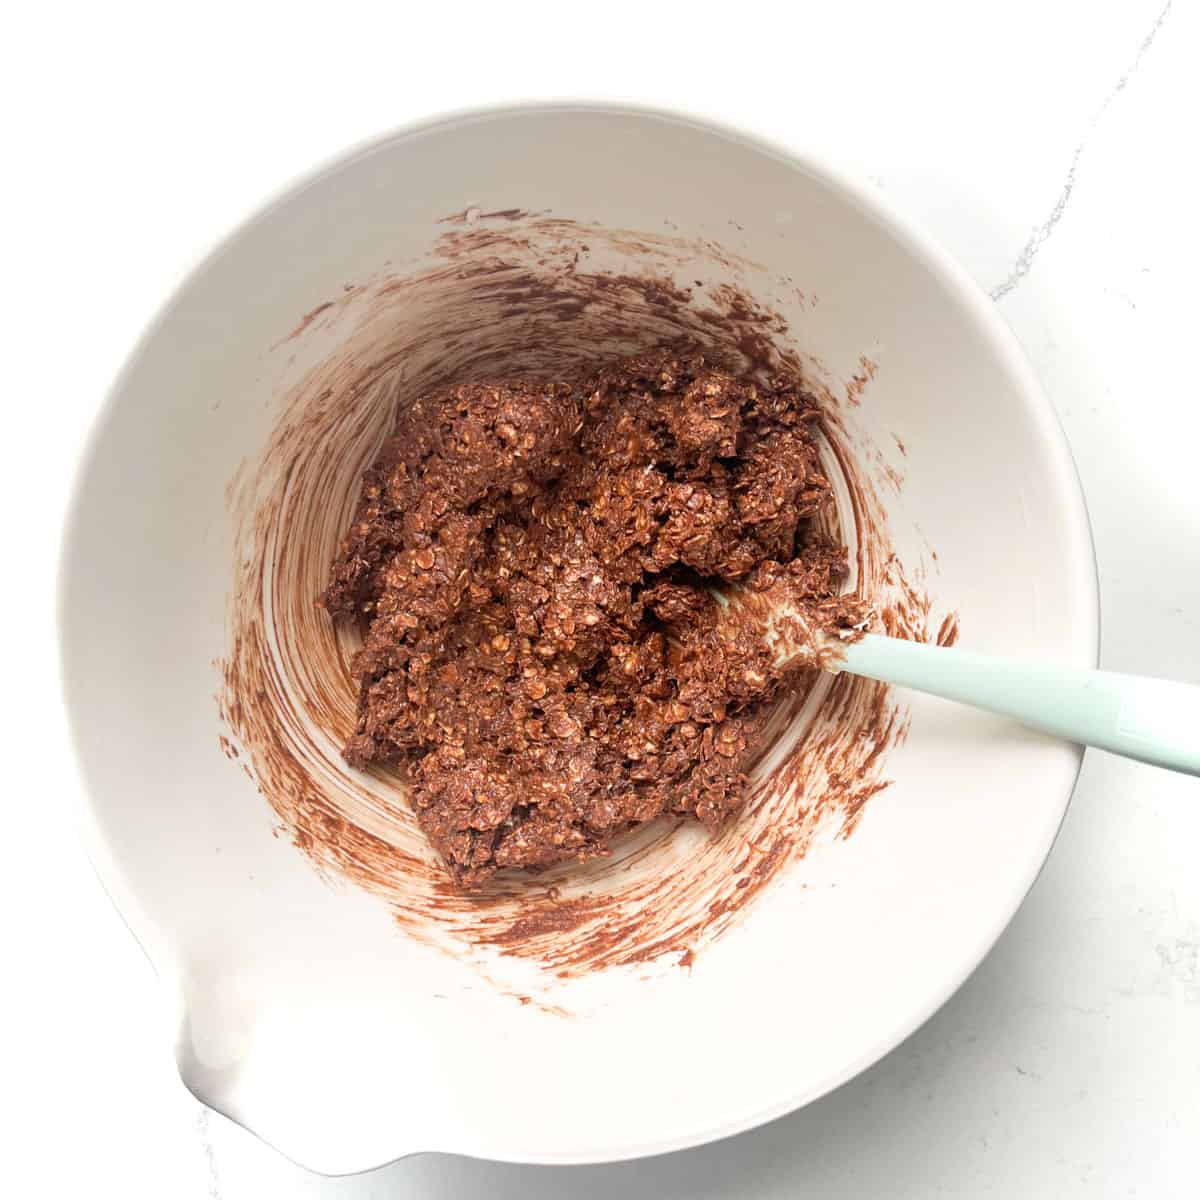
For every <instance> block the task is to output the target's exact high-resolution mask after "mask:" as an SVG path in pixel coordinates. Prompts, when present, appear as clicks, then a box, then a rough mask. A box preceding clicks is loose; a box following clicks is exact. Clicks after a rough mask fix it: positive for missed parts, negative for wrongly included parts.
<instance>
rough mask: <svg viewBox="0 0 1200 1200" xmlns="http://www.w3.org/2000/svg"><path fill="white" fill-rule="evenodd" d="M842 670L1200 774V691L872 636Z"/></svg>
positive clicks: (848, 653)
mask: <svg viewBox="0 0 1200 1200" xmlns="http://www.w3.org/2000/svg"><path fill="white" fill-rule="evenodd" d="M840 665H841V668H842V669H843V670H846V671H852V672H853V673H854V674H855V675H866V676H867V677H868V678H870V679H878V680H881V681H883V682H885V683H894V684H898V685H899V686H900V687H909V688H916V689H917V690H918V691H922V692H929V693H930V694H931V695H934V696H943V697H945V698H946V699H947V700H957V701H959V702H961V703H963V704H971V705H974V706H975V707H976V708H983V709H987V710H988V711H989V712H995V713H1001V714H1002V715H1004V716H1006V717H1013V718H1014V719H1015V720H1017V721H1020V722H1021V723H1022V724H1025V725H1030V726H1032V727H1033V728H1034V729H1042V730H1045V731H1046V732H1047V733H1051V734H1054V735H1055V736H1056V737H1060V738H1064V739H1065V740H1066V741H1070V742H1081V743H1083V744H1084V745H1087V746H1099V747H1100V748H1101V749H1102V750H1111V751H1112V752H1113V753H1115V754H1123V755H1125V757H1126V758H1136V759H1139V760H1140V761H1142V762H1147V763H1153V764H1154V765H1156V766H1160V767H1170V768H1171V769H1172V770H1174V771H1184V772H1186V773H1187V774H1189V775H1200V686H1195V685H1192V684H1187V683H1173V682H1171V681H1169V680H1166V679H1148V678H1145V677H1143V676H1139V675H1118V674H1116V673H1115V672H1112V671H1087V670H1079V669H1077V668H1072V667H1055V666H1048V665H1046V664H1045V663H1034V662H1024V661H1021V660H1017V659H1008V658H993V657H991V656H990V655H986V654H974V653H972V652H971V651H968V650H957V649H946V648H943V647H940V646H926V645H923V644H921V643H919V642H906V641H901V640H900V639H898V638H887V637H879V636H877V635H874V634H868V635H867V636H866V637H864V638H863V639H862V641H861V642H855V643H853V644H852V645H849V646H847V647H846V648H845V659H844V662H843V663H842V664H840Z"/></svg>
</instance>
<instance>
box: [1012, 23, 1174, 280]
mask: <svg viewBox="0 0 1200 1200" xmlns="http://www.w3.org/2000/svg"><path fill="white" fill-rule="evenodd" d="M1174 3H1175V0H1167V3H1166V4H1165V5H1163V8H1162V11H1161V12H1160V13H1159V14H1158V17H1157V19H1156V20H1155V22H1154V24H1153V25H1152V26H1151V28H1150V32H1149V33H1148V34H1146V36H1145V37H1144V38H1143V39H1142V42H1141V45H1139V46H1138V50H1137V54H1135V55H1134V57H1133V62H1131V63H1130V64H1129V66H1128V67H1127V68H1126V70H1125V73H1124V74H1123V75H1122V76H1121V78H1120V79H1118V80H1117V82H1116V84H1114V86H1113V87H1112V88H1111V90H1110V91H1109V93H1108V95H1107V96H1105V97H1104V100H1103V102H1102V103H1101V105H1100V107H1099V108H1098V109H1096V111H1095V113H1093V114H1092V119H1091V120H1090V121H1089V122H1088V126H1087V131H1086V132H1085V133H1084V135H1083V138H1082V139H1081V141H1080V142H1079V145H1078V146H1076V147H1075V153H1074V154H1072V155H1071V165H1070V166H1069V167H1068V168H1067V174H1066V177H1065V178H1064V180H1063V185H1062V188H1061V190H1060V191H1059V193H1058V198H1057V199H1056V200H1055V202H1054V207H1053V208H1052V209H1051V210H1050V215H1049V216H1048V217H1047V218H1046V219H1045V220H1044V221H1043V222H1042V223H1041V224H1040V225H1039V226H1038V227H1037V228H1036V229H1035V230H1034V231H1033V233H1032V234H1030V236H1029V241H1027V242H1026V243H1025V247H1024V249H1023V250H1022V251H1021V253H1020V254H1019V255H1017V261H1016V262H1015V263H1013V266H1012V270H1011V271H1009V273H1008V275H1007V276H1006V277H1005V278H1004V279H1003V280H1001V282H1000V283H998V284H996V286H995V287H994V288H992V290H991V292H990V293H989V295H990V296H991V297H992V299H993V300H1001V299H1003V298H1004V297H1005V296H1007V295H1008V293H1009V292H1011V291H1012V290H1013V288H1015V287H1016V286H1017V284H1018V283H1020V282H1021V280H1022V279H1024V278H1025V276H1026V275H1028V274H1029V271H1030V268H1031V267H1032V266H1033V260H1034V259H1035V258H1037V254H1038V251H1039V250H1040V249H1041V248H1042V245H1043V243H1045V241H1046V239H1047V238H1049V236H1050V235H1051V234H1052V233H1053V232H1054V227H1055V226H1056V225H1057V224H1058V222H1059V221H1060V220H1061V219H1062V215H1063V213H1064V212H1066V209H1067V203H1068V202H1069V201H1070V199H1071V192H1072V191H1073V190H1074V188H1075V172H1076V170H1077V169H1078V167H1079V160H1080V158H1081V157H1082V156H1083V152H1084V150H1086V149H1087V144H1088V142H1089V141H1090V140H1091V137H1092V134H1093V133H1095V131H1096V126H1097V125H1099V124H1100V122H1101V120H1102V119H1103V117H1104V114H1105V113H1106V112H1107V111H1108V108H1109V105H1111V104H1112V102H1113V101H1114V100H1115V99H1116V98H1117V97H1118V96H1119V95H1120V94H1121V93H1122V92H1123V91H1124V90H1125V85H1126V84H1127V83H1128V82H1129V80H1130V79H1131V78H1132V77H1133V73H1134V72H1135V71H1136V70H1137V69H1138V67H1139V66H1140V65H1141V62H1142V59H1143V58H1144V57H1145V54H1146V51H1147V50H1149V49H1150V47H1151V45H1152V44H1153V43H1154V39H1155V38H1156V37H1157V36H1158V31H1159V30H1160V29H1161V28H1162V27H1163V22H1164V21H1166V19H1167V14H1168V13H1169V12H1170V11H1171V5H1172V4H1174Z"/></svg>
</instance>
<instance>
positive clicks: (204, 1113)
mask: <svg viewBox="0 0 1200 1200" xmlns="http://www.w3.org/2000/svg"><path fill="white" fill-rule="evenodd" d="M208 1122H209V1114H208V1109H207V1108H206V1107H205V1106H204V1105H201V1106H200V1111H199V1112H198V1113H197V1114H196V1136H197V1137H198V1138H199V1139H200V1149H201V1152H202V1153H203V1155H204V1162H205V1165H206V1166H207V1167H208V1196H209V1200H221V1176H220V1174H219V1173H218V1171H217V1152H216V1150H215V1149H214V1148H213V1144H212V1135H211V1134H210V1133H209V1130H208Z"/></svg>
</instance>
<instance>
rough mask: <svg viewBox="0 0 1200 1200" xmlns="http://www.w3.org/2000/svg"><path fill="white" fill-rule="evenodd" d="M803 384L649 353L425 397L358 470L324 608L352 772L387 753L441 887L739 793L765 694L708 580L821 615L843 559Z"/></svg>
mask: <svg viewBox="0 0 1200 1200" xmlns="http://www.w3.org/2000/svg"><path fill="white" fill-rule="evenodd" d="M817 419H818V409H817V407H816V403H815V401H814V400H813V398H812V397H811V396H810V395H809V394H808V393H806V392H805V391H804V389H803V387H802V386H801V384H800V381H799V380H798V379H796V378H792V377H786V376H784V377H780V378H776V379H774V380H772V381H771V382H769V383H760V382H754V381H753V380H751V379H749V378H743V377H739V376H738V375H736V374H734V373H731V372H730V371H727V370H725V369H722V368H721V367H720V366H719V365H718V364H716V363H713V362H711V361H709V360H707V359H706V358H705V357H703V356H701V355H699V354H690V353H682V352H679V351H672V350H664V351H659V352H655V353H652V354H646V355H642V356H638V357H634V358H629V359H626V360H624V361H621V362H617V363H615V364H611V365H607V366H603V367H600V368H598V369H596V370H593V371H591V372H586V373H583V374H581V375H579V376H576V377H572V378H569V379H563V380H554V381H530V380H511V379H510V380H503V381H497V382H492V383H479V384H468V385H463V386H460V387H454V388H451V389H449V390H447V391H443V392H439V393H437V394H436V395H430V396H425V397H422V398H421V399H419V400H417V401H416V402H415V403H413V404H411V405H409V406H408V407H407V408H405V409H404V411H403V412H401V413H400V415H399V418H398V420H397V423H396V427H395V432H394V435H393V436H392V437H391V438H390V439H389V440H388V442H387V443H386V444H385V445H384V447H383V449H382V451H381V452H380V455H379V458H378V460H377V461H376V462H375V463H374V465H373V466H372V467H371V468H370V469H369V470H368V471H367V473H366V476H365V479H364V483H363V490H362V496H361V499H360V502H359V505H358V509H357V512H356V513H355V516H354V521H353V524H352V526H351V528H350V531H349V533H348V534H347V536H346V539H345V542H344V544H343V546H342V548H341V551H340V553H339V555H338V557H337V561H336V562H335V563H334V565H333V571H332V578H331V581H330V584H329V587H328V589H327V591H326V592H325V594H324V597H323V602H324V604H325V606H326V607H327V609H328V610H329V612H330V613H331V614H333V615H334V616H335V617H341V618H346V619H351V620H355V621H357V622H358V624H359V626H360V627H361V629H362V631H363V635H364V645H363V648H362V650H361V651H360V652H359V653H358V655H357V657H356V658H355V660H354V664H353V670H354V674H355V676H356V677H357V679H358V680H359V683H360V688H361V690H360V694H359V702H358V729H357V732H356V734H355V735H354V736H353V737H352V738H351V739H350V741H349V743H348V744H347V745H346V748H345V755H346V758H347V759H348V760H349V761H350V762H351V763H352V764H354V765H356V766H367V765H369V764H371V763H375V762H383V763H391V764H398V765H401V766H403V767H404V769H405V771H406V773H407V775H408V777H409V779H410V780H411V784H412V797H413V803H414V806H415V810H416V814H417V817H418V820H419V821H420V824H421V827H422V828H423V829H424V831H425V832H426V834H427V835H428V837H429V839H430V841H431V842H432V844H433V845H434V846H435V847H436V848H437V850H438V851H439V852H440V853H441V854H442V855H443V856H444V858H445V860H446V863H447V865H448V866H449V869H450V871H451V873H452V875H453V876H454V878H455V880H456V881H457V882H458V883H459V884H461V885H462V886H464V887H477V886H479V885H480V884H482V883H483V882H484V881H485V880H486V879H487V878H488V877H489V876H490V875H491V874H492V873H493V872H495V871H496V870H497V869H498V868H501V867H515V866H520V867H534V866H544V865H546V864H549V863H553V862H557V861H559V860H562V859H570V858H578V859H583V858H587V857H589V856H592V855H596V854H602V853H605V852H606V850H607V849H608V847H609V844H610V842H611V840H612V838H613V837H614V836H615V835H617V834H619V833H621V832H622V831H624V830H627V829H629V828H630V827H631V826H633V825H637V824H639V823H641V822H645V821H650V820H652V819H654V818H655V817H658V816H660V815H662V814H664V813H681V814H693V815H695V816H696V817H697V818H698V819H699V820H700V821H702V822H703V823H704V824H705V825H706V826H707V827H708V828H710V829H714V830H715V829H717V828H718V827H719V826H720V825H721V824H722V823H723V822H724V821H725V820H726V819H727V818H728V817H729V816H730V814H732V813H734V812H736V810H737V809H738V807H739V806H740V805H741V803H742V801H743V796H744V791H745V785H746V775H745V770H746V766H747V763H748V760H749V759H750V757H751V756H752V754H753V752H754V749H755V742H756V738H757V737H758V736H759V734H760V732H761V729H762V726H763V723H764V721H765V718H766V715H767V712H768V708H769V705H768V704H767V702H768V701H769V700H770V699H771V697H772V696H773V695H774V694H775V693H776V692H777V691H778V690H779V688H780V686H781V685H782V684H783V683H784V682H785V680H786V676H787V674H788V671H789V670H796V669H799V668H795V667H792V668H784V669H782V670H781V669H779V668H777V667H775V665H774V663H773V655H772V653H771V652H770V651H769V650H768V649H767V647H766V646H765V644H764V643H763V641H762V638H761V635H760V634H758V633H756V632H755V631H753V630H752V629H749V628H746V629H740V630H739V627H738V626H737V625H736V624H733V623H731V622H730V621H728V620H722V619H721V614H722V608H721V606H720V604H719V603H718V602H717V600H716V599H715V598H714V595H713V589H716V588H724V589H725V590H726V591H729V590H730V589H731V588H733V587H738V588H742V589H748V590H749V591H752V592H754V591H764V590H766V589H767V588H771V589H772V594H773V595H774V594H778V593H779V592H780V591H781V590H782V591H786V592H787V593H788V595H789V598H790V599H791V601H792V603H793V604H794V605H796V606H798V607H800V608H801V610H802V611H803V612H805V613H806V614H808V615H809V616H810V618H811V620H812V621H813V622H815V623H817V624H819V625H820V626H821V627H823V628H828V629H835V628H839V627H841V628H848V627H850V626H852V625H854V624H856V623H857V622H859V621H860V620H861V616H862V606H861V604H860V603H859V602H858V601H856V600H855V599H854V598H852V597H840V596H839V594H838V592H839V581H840V580H841V578H842V577H843V575H844V574H845V570H846V555H845V550H844V549H843V547H842V546H840V545H838V544H836V543H834V542H833V541H831V540H830V539H829V538H828V537H826V536H824V535H822V534H821V533H819V532H818V531H817V530H816V529H815V528H814V522H813V520H812V518H813V517H814V515H815V514H817V513H818V512H819V511H821V510H822V509H824V508H825V507H826V506H828V505H830V504H831V503H832V492H831V488H830V485H829V482H828V480H827V479H826V478H825V477H824V475H823V474H822V472H821V467H820V463H819V459H818V453H817V442H816V431H815V429H814V425H815V424H816V421H817Z"/></svg>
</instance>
